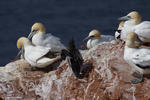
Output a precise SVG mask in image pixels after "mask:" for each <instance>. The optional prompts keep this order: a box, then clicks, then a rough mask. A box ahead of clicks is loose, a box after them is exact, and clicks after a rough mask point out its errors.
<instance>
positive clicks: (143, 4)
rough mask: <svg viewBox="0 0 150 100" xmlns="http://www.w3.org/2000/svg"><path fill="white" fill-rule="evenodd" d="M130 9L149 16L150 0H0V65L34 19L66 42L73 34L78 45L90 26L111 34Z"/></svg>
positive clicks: (9, 58) (13, 54) (9, 57)
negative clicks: (120, 18)
mask: <svg viewBox="0 0 150 100" xmlns="http://www.w3.org/2000/svg"><path fill="white" fill-rule="evenodd" d="M131 11H138V12H139V13H140V14H141V16H142V20H150V0H0V66H4V65H6V64H7V63H9V62H11V61H12V60H13V59H14V58H15V57H16V55H17V52H18V49H17V47H16V41H17V39H18V38H19V37H22V36H25V37H26V36H28V34H29V33H30V31H31V26H32V25H33V24H34V23H35V22H41V23H43V24H44V25H45V27H46V31H47V33H51V34H53V35H55V36H57V37H59V38H61V41H62V43H64V44H65V45H66V46H67V45H68V41H69V40H70V39H72V38H73V39H74V40H75V43H76V46H77V47H78V48H80V45H82V44H83V39H84V38H85V37H86V36H88V33H89V32H90V31H91V30H93V29H98V30H99V31H100V32H101V34H103V35H113V36H114V33H115V32H114V30H115V29H117V27H118V23H119V22H120V21H119V20H118V18H119V17H121V16H125V15H126V14H128V13H129V12H131Z"/></svg>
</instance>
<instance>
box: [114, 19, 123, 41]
mask: <svg viewBox="0 0 150 100" xmlns="http://www.w3.org/2000/svg"><path fill="white" fill-rule="evenodd" d="M123 25H124V21H121V22H120V24H119V26H118V29H117V30H116V32H115V39H116V40H117V39H121V31H122V28H123Z"/></svg>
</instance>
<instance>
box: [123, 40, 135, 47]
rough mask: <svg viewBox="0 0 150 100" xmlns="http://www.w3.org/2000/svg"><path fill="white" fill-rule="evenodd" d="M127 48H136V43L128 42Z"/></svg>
mask: <svg viewBox="0 0 150 100" xmlns="http://www.w3.org/2000/svg"><path fill="white" fill-rule="evenodd" d="M125 48H136V46H135V42H134V41H131V40H130V41H129V40H126V44H125Z"/></svg>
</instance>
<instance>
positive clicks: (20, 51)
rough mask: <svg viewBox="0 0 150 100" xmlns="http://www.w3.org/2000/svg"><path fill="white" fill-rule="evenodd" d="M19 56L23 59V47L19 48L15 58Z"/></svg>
mask: <svg viewBox="0 0 150 100" xmlns="http://www.w3.org/2000/svg"><path fill="white" fill-rule="evenodd" d="M20 58H23V59H24V49H23V48H22V49H20V50H19V52H18V54H17V56H16V58H15V59H20Z"/></svg>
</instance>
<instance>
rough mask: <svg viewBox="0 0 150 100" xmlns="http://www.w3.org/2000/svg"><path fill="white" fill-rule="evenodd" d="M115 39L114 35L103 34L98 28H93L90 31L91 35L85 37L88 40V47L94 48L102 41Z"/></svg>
mask: <svg viewBox="0 0 150 100" xmlns="http://www.w3.org/2000/svg"><path fill="white" fill-rule="evenodd" d="M112 40H114V37H113V36H111V35H101V33H100V32H99V31H98V30H92V31H91V32H90V33H89V36H88V37H86V38H85V39H84V41H87V44H86V45H87V48H88V49H90V48H93V47H94V46H96V45H98V44H99V43H100V42H110V41H112Z"/></svg>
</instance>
